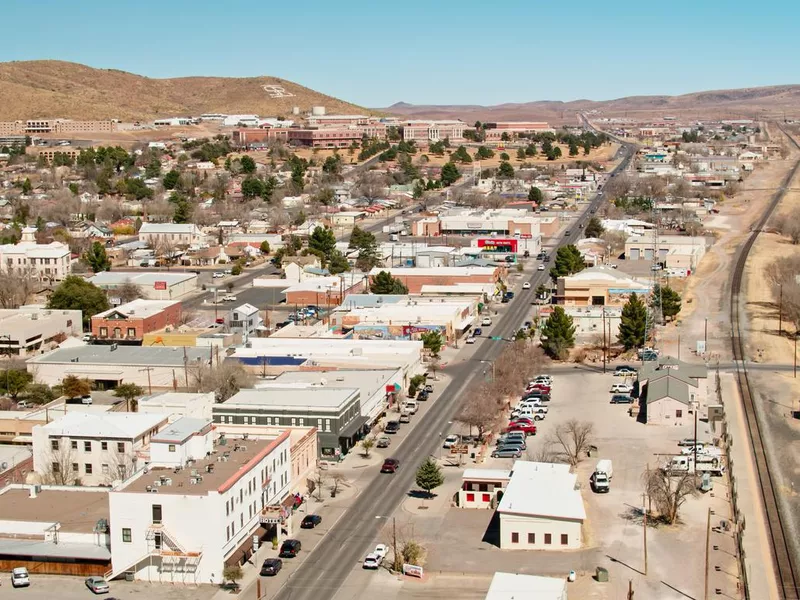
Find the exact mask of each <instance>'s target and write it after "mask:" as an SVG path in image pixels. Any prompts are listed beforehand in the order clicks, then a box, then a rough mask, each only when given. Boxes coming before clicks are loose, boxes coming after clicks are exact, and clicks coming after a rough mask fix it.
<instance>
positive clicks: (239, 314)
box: [227, 304, 263, 342]
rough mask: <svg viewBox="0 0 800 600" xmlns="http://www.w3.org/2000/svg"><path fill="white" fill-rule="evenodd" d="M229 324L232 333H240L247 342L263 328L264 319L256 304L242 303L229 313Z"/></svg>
mask: <svg viewBox="0 0 800 600" xmlns="http://www.w3.org/2000/svg"><path fill="white" fill-rule="evenodd" d="M227 326H228V330H229V331H230V332H231V333H235V334H236V333H238V334H240V335H241V336H242V341H243V342H247V340H248V339H249V338H250V337H255V336H256V334H257V333H258V331H259V330H260V329H261V328H263V320H262V319H261V316H260V315H259V314H258V309H257V308H256V307H255V306H253V305H252V304H242V305H241V306H238V307H236V308H234V309H233V310H231V311H230V313H228V318H227Z"/></svg>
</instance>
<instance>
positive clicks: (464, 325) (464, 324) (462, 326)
mask: <svg viewBox="0 0 800 600" xmlns="http://www.w3.org/2000/svg"><path fill="white" fill-rule="evenodd" d="M474 324H475V317H467V318H466V319H464V320H463V321H461V323H459V324H458V330H459V331H466V330H467V329H469V328H470V327H472V326H473V325H474Z"/></svg>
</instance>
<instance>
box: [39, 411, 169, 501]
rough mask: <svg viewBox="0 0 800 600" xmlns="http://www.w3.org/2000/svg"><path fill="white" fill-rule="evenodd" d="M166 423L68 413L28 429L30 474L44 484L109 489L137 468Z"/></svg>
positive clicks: (155, 418) (146, 417) (145, 417)
mask: <svg viewBox="0 0 800 600" xmlns="http://www.w3.org/2000/svg"><path fill="white" fill-rule="evenodd" d="M166 424H167V417H166V415H160V414H138V413H118V412H104V413H84V412H68V413H66V414H65V415H64V416H63V417H61V418H60V419H56V420H55V421H53V422H52V423H48V424H47V425H36V426H34V427H33V469H34V470H35V471H36V472H37V473H38V474H39V477H40V480H41V481H42V482H44V483H56V484H61V485H72V484H75V483H76V482H77V481H80V483H81V484H82V485H87V486H92V485H109V484H111V483H112V482H114V481H117V480H120V479H125V478H127V477H130V476H131V475H132V474H133V473H134V472H135V471H136V470H137V469H138V468H141V467H142V465H143V464H144V462H145V461H146V459H147V451H148V445H149V443H150V438H151V436H152V435H153V434H154V433H156V432H157V431H158V430H159V429H161V428H162V427H164V426H165V425H166Z"/></svg>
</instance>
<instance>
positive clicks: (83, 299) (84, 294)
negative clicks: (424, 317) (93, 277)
mask: <svg viewBox="0 0 800 600" xmlns="http://www.w3.org/2000/svg"><path fill="white" fill-rule="evenodd" d="M47 308H51V309H54V310H80V311H82V312H83V325H84V326H85V327H86V326H89V325H90V324H91V322H92V316H94V315H96V314H97V313H99V312H103V311H104V310H108V308H109V305H108V298H107V297H106V293H105V292H104V291H103V290H101V289H100V288H99V287H97V286H96V285H94V284H93V283H91V282H89V281H87V280H86V279H84V278H83V277H79V276H78V275H70V276H68V277H67V278H66V279H65V280H64V281H62V282H61V283H60V284H59V286H58V287H57V288H56V289H55V290H54V291H53V294H52V295H51V296H50V301H49V302H48V303H47Z"/></svg>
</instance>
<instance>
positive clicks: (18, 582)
mask: <svg viewBox="0 0 800 600" xmlns="http://www.w3.org/2000/svg"><path fill="white" fill-rule="evenodd" d="M30 584H31V578H30V575H28V569H26V568H25V567H14V568H13V569H11V587H15V588H16V587H28V586H29V585H30Z"/></svg>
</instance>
